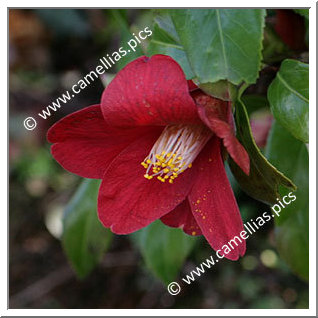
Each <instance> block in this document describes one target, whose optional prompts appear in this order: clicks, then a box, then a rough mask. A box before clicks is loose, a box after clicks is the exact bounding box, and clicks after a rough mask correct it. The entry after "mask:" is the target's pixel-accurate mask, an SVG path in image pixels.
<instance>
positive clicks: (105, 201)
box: [98, 134, 194, 234]
mask: <svg viewBox="0 0 318 318" xmlns="http://www.w3.org/2000/svg"><path fill="white" fill-rule="evenodd" d="M157 138H158V136H157V135H155V134H153V135H150V134H148V135H146V136H145V137H143V138H141V139H139V140H136V141H135V142H134V143H132V144H131V145H130V146H129V147H127V148H126V149H125V150H124V151H122V152H121V153H120V154H119V155H118V156H117V157H116V159H114V160H113V162H112V163H111V164H110V166H109V167H108V169H107V170H106V172H105V175H104V177H103V181H102V184H101V187H100V190H99V195H98V215H99V219H100V221H101V222H102V223H103V225H104V226H105V227H107V228H111V230H112V232H114V233H116V234H128V233H131V232H134V231H137V230H139V229H141V228H143V227H145V226H147V225H148V224H149V223H151V222H153V221H155V220H156V219H159V218H160V217H162V216H163V215H165V214H167V213H168V212H170V211H172V210H174V209H175V207H176V206H178V205H179V204H180V203H181V202H182V201H184V199H185V197H186V196H187V195H188V193H189V191H190V189H191V187H192V183H193V179H194V178H193V172H192V169H187V170H186V171H185V172H184V173H182V174H181V175H180V176H179V177H178V178H177V179H176V180H175V181H174V183H173V184H170V183H168V182H165V183H163V182H160V181H159V180H157V179H153V180H148V179H146V178H144V174H145V169H144V168H143V167H142V166H141V164H140V163H141V162H142V161H143V159H144V158H145V156H146V155H147V153H148V152H149V150H150V149H151V147H152V145H153V144H154V142H155V141H156V139H157Z"/></svg>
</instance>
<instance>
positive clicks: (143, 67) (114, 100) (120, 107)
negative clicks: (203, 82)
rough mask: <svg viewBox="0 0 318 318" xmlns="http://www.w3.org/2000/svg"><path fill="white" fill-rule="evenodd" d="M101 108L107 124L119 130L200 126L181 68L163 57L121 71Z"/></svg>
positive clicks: (130, 65)
mask: <svg viewBox="0 0 318 318" xmlns="http://www.w3.org/2000/svg"><path fill="white" fill-rule="evenodd" d="M101 108H102V112H103V115H104V118H105V120H106V122H107V123H109V124H111V125H117V126H121V127H123V126H141V125H162V126H164V125H167V124H178V123H182V124H187V123H198V122H200V119H199V117H198V114H197V110H196V106H195V103H194V101H193V99H192V98H191V96H190V95H189V92H188V84H187V80H186V78H185V75H184V73H183V71H182V69H181V67H180V66H179V65H178V63H176V62H175V61H174V60H173V59H172V58H170V57H168V56H165V55H155V56H153V57H151V58H148V57H145V56H142V57H140V58H138V59H136V60H135V61H133V62H131V63H129V64H128V65H127V66H126V67H124V68H123V69H122V70H121V71H120V72H119V73H118V74H117V75H116V77H115V78H114V79H113V81H112V82H111V83H110V84H109V85H108V87H107V88H106V89H105V91H104V93H103V96H102V101H101Z"/></svg>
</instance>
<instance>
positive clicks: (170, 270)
mask: <svg viewBox="0 0 318 318" xmlns="http://www.w3.org/2000/svg"><path fill="white" fill-rule="evenodd" d="M131 236H132V237H133V238H134V240H135V242H136V244H137V245H138V247H139V249H140V252H141V254H142V256H143V258H144V261H145V263H146V266H147V267H148V269H149V270H150V271H151V272H153V273H154V274H155V276H157V277H158V278H159V279H160V280H162V281H163V282H165V283H166V284H168V283H170V282H171V281H173V280H174V279H175V278H176V277H177V276H178V274H179V273H180V270H181V267H182V265H183V263H184V261H185V259H186V257H187V256H188V255H189V253H190V252H191V250H192V248H193V247H194V244H195V242H196V238H194V237H191V236H189V235H187V234H185V233H183V231H182V230H181V229H174V228H170V227H168V226H166V225H164V224H163V223H162V222H161V221H159V220H158V221H156V222H154V223H152V224H150V225H148V226H147V227H146V228H143V229H141V230H139V231H138V232H136V233H134V234H132V235H131Z"/></svg>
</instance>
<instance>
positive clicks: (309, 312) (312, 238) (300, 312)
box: [0, 0, 316, 316]
mask: <svg viewBox="0 0 318 318" xmlns="http://www.w3.org/2000/svg"><path fill="white" fill-rule="evenodd" d="M26 4H27V5H28V7H47V8H49V7H50V4H48V5H46V4H45V3H44V2H43V1H39V0H31V1H28V3H26V2H23V1H21V0H16V1H5V7H4V6H3V7H2V10H1V33H2V43H6V44H7V32H8V30H7V26H8V20H7V18H8V13H7V10H8V8H7V7H9V8H14V7H25V5H26ZM84 4H86V3H79V2H78V1H75V0H71V1H70V0H67V1H66V0H64V1H60V0H58V1H57V0H56V1H54V5H55V6H56V7H78V8H80V7H79V5H84ZM89 4H90V6H91V8H104V7H105V5H107V4H108V5H112V6H111V7H107V8H118V7H122V8H126V7H130V8H133V7H131V4H132V3H131V2H128V1H127V0H125V1H121V3H120V6H119V5H118V0H116V1H108V2H105V1H96V0H91V1H90V2H89ZM133 4H134V5H135V8H149V7H151V8H160V7H161V8H166V7H167V8H168V7H169V6H170V7H191V8H193V4H194V2H193V1H181V0H178V1H174V2H173V3H172V2H171V0H161V1H160V3H156V2H153V3H150V2H149V1H145V0H142V1H140V0H137V1H134V3H133ZM195 4H196V5H197V6H199V7H206V8H208V7H209V6H211V5H214V6H213V7H215V8H217V7H222V8H224V7H236V5H237V4H238V2H236V1H234V0H233V1H230V0H223V1H222V6H220V5H217V3H216V2H215V3H213V2H211V1H202V0H199V1H196V2H195ZM239 4H240V7H251V8H255V7H256V8H277V7H279V8H283V7H284V8H304V7H307V8H308V7H310V8H311V10H310V19H309V39H310V40H309V58H310V64H309V65H310V85H309V87H310V96H309V97H310V116H309V124H310V128H309V132H310V152H309V158H310V159H309V168H310V178H309V207H310V208H309V211H310V222H309V242H310V246H309V255H310V257H309V260H310V266H309V268H310V284H309V309H240V310H237V309H235V310H234V309H233V310H232V309H7V305H8V304H7V300H8V290H7V287H8V286H7V283H5V282H7V281H8V277H7V274H8V264H7V262H6V261H4V258H7V256H6V255H8V240H7V238H8V236H9V233H8V230H9V229H8V226H7V225H8V214H6V213H5V212H4V211H2V214H1V219H2V222H0V224H1V228H0V244H1V245H0V246H1V255H5V257H2V262H1V263H0V266H1V267H0V275H1V276H0V277H1V278H2V279H1V282H2V284H1V287H0V314H1V316H3V315H5V316H46V315H51V316H52V315H53V316H92V315H94V316H110V315H112V316H121V315H126V316H163V315H164V316H167V315H172V316H208V315H213V316H226V315H230V316H272V315H276V316H316V201H315V199H316V2H315V1H307V0H304V1H292V0H290V1H278V0H275V1H273V0H268V1H266V2H265V1H264V2H258V3H255V1H247V0H242V1H240V2H239ZM81 8H84V6H81ZM1 60H2V63H1V74H2V76H5V75H4V74H7V72H8V65H7V61H8V51H7V48H5V47H4V45H3V47H2V50H1ZM8 76H9V75H8V74H7V79H8ZM7 83H8V82H7ZM7 85H8V84H7ZM7 90H9V89H8V87H7V88H6V86H5V85H2V87H1V91H2V96H7V97H6V101H7V105H8V103H9V101H8V92H7ZM0 111H1V121H2V125H1V126H0V129H1V134H0V138H1V144H2V145H4V144H5V143H7V145H8V135H7V128H8V126H7V122H8V120H7V119H8V110H6V108H5V106H4V105H2V107H1V108H0ZM6 121H7V122H6ZM26 133H28V132H26ZM6 137H7V138H6ZM5 166H8V162H5V158H4V156H3V155H2V156H1V167H2V169H3V170H4V167H5ZM6 173H7V174H8V171H7V172H6ZM6 173H5V172H4V171H3V175H5V174H6ZM7 182H9V180H7ZM7 182H6V185H4V183H5V181H4V178H3V179H2V186H3V187H1V189H2V190H3V191H1V197H2V202H5V209H3V210H7V209H8V201H7V198H8V184H7ZM5 189H6V190H5Z"/></svg>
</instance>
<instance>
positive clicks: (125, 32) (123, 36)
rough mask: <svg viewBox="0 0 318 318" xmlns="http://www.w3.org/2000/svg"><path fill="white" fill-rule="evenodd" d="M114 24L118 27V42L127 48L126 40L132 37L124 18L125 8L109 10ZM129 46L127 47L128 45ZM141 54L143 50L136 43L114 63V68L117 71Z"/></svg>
mask: <svg viewBox="0 0 318 318" xmlns="http://www.w3.org/2000/svg"><path fill="white" fill-rule="evenodd" d="M110 12H111V14H112V16H113V18H114V20H115V22H116V24H117V25H118V26H119V28H120V42H121V45H122V46H123V47H124V49H127V47H126V46H127V42H128V41H130V40H131V39H134V37H133V35H132V33H133V32H131V31H130V28H129V25H128V22H127V19H126V10H123V9H114V10H110ZM128 48H129V47H128ZM141 55H143V51H142V48H141V46H140V45H139V44H138V45H137V46H136V48H135V50H134V51H132V50H131V51H130V52H129V54H127V55H126V56H124V57H122V58H121V59H120V60H119V61H117V63H116V69H117V70H118V71H119V70H121V69H122V68H123V67H125V66H126V65H127V64H128V63H129V62H131V61H133V60H135V59H136V58H138V57H139V56H141Z"/></svg>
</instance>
